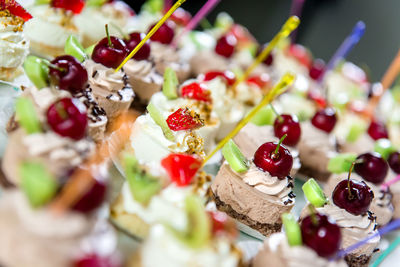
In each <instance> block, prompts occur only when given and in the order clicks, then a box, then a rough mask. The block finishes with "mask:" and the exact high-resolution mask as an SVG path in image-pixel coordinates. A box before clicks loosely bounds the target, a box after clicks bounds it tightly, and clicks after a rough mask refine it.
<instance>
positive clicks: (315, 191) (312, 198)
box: [302, 178, 328, 208]
mask: <svg viewBox="0 0 400 267" xmlns="http://www.w3.org/2000/svg"><path fill="white" fill-rule="evenodd" d="M302 189H303V192H304V195H305V196H306V198H307V200H308V201H309V202H310V203H311V204H312V205H313V206H314V207H317V208H318V207H323V206H324V205H325V204H326V203H327V202H328V199H327V198H326V196H325V194H324V191H322V189H321V187H320V186H319V185H318V183H317V182H316V181H315V180H314V178H310V179H308V181H307V182H305V183H304V184H303V186H302Z"/></svg>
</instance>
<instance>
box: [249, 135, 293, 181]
mask: <svg viewBox="0 0 400 267" xmlns="http://www.w3.org/2000/svg"><path fill="white" fill-rule="evenodd" d="M278 146H279V148H278V151H277V153H275V151H276V149H277V147H278ZM253 162H254V164H255V165H256V166H257V167H258V168H260V169H261V170H263V171H265V172H268V173H269V174H270V175H271V176H276V177H278V178H279V179H285V178H286V176H288V175H289V173H290V170H291V169H292V165H293V157H292V155H291V154H290V151H289V150H288V149H287V148H286V147H284V146H283V145H279V143H273V142H268V143H265V144H263V145H261V146H260V147H259V148H258V149H257V151H256V153H254V159H253Z"/></svg>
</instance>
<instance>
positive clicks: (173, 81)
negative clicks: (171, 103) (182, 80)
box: [162, 67, 179, 99]
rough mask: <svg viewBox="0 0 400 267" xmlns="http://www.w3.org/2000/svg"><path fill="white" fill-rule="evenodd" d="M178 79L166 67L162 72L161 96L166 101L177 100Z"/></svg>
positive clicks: (173, 72) (172, 71)
mask: <svg viewBox="0 0 400 267" xmlns="http://www.w3.org/2000/svg"><path fill="white" fill-rule="evenodd" d="M178 84H179V81H178V77H177V76H176V73H175V71H174V70H173V69H172V68H171V67H167V68H166V69H165V72H164V84H163V90H162V91H163V94H164V95H165V96H166V97H167V98H168V99H176V98H178V92H177V90H178Z"/></svg>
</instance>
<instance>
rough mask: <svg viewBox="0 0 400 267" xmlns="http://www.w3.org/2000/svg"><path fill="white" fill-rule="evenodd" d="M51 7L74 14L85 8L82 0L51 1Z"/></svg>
mask: <svg viewBox="0 0 400 267" xmlns="http://www.w3.org/2000/svg"><path fill="white" fill-rule="evenodd" d="M51 6H52V7H55V8H62V9H65V10H70V11H72V12H73V13H74V14H79V13H81V11H82V9H83V8H84V6H85V1H84V0H52V1H51Z"/></svg>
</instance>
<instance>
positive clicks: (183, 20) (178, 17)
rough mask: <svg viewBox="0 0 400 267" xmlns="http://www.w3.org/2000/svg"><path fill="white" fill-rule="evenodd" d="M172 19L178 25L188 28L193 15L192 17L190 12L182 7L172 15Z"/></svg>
mask: <svg viewBox="0 0 400 267" xmlns="http://www.w3.org/2000/svg"><path fill="white" fill-rule="evenodd" d="M170 18H171V20H172V21H173V22H175V23H176V24H178V25H181V26H186V25H187V24H188V23H189V21H190V20H191V19H192V15H190V13H189V12H187V11H186V10H184V9H183V8H181V7H180V8H178V9H177V10H175V11H174V13H172V15H171V17H170Z"/></svg>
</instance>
